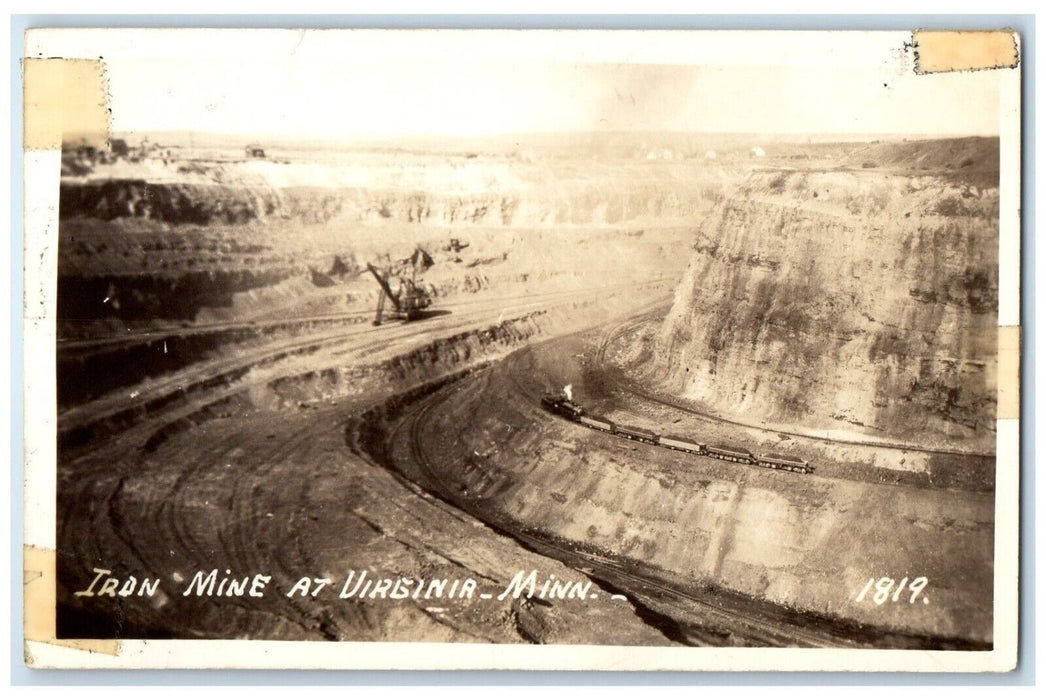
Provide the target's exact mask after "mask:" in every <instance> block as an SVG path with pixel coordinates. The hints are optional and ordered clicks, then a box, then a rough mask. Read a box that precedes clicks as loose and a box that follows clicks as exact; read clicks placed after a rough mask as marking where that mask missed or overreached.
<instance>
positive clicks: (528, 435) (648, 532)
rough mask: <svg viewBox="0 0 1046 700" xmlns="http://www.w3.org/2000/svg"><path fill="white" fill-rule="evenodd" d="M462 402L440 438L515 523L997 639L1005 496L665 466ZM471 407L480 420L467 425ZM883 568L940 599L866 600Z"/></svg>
mask: <svg viewBox="0 0 1046 700" xmlns="http://www.w3.org/2000/svg"><path fill="white" fill-rule="evenodd" d="M455 397H456V398H455V400H454V402H453V404H450V405H453V410H451V411H448V410H440V411H436V412H434V413H435V414H436V417H435V419H434V420H433V421H432V422H431V424H430V425H429V426H428V428H427V430H426V433H425V439H426V440H427V441H429V442H430V444H439V445H441V446H442V448H443V449H444V451H443V452H441V453H440V454H441V462H443V464H444V475H449V478H451V479H456V480H457V481H458V482H459V483H460V484H461V488H462V489H463V491H464V492H465V493H467V494H468V497H469V498H471V499H474V502H475V503H477V504H478V506H479V507H482V508H484V509H489V510H493V511H494V512H496V513H497V514H498V515H497V516H495V517H498V518H500V519H502V521H503V524H504V521H507V522H508V523H510V524H511V526H513V527H523V528H526V529H527V530H528V531H538V532H544V533H546V534H547V535H550V536H553V537H555V538H558V539H562V540H566V541H569V542H574V543H576V545H577V546H579V547H582V548H586V549H589V550H591V549H595V550H596V551H598V552H601V553H603V554H606V555H611V556H614V557H617V558H619V559H622V560H625V561H632V562H634V563H635V565H636V566H637V567H638V568H639V569H640V570H646V571H653V572H655V573H658V572H660V574H661V575H663V576H664V578H666V579H667V580H671V581H675V582H678V583H681V584H682V585H686V586H688V587H694V588H700V587H701V586H703V585H712V586H716V587H720V588H723V589H726V590H729V591H734V592H737V593H742V594H745V595H750V596H753V597H755V598H757V599H760V600H767V601H770V602H773V603H777V604H780V605H783V606H787V607H789V608H792V609H795V610H798V611H801V612H806V613H813V614H815V615H819V616H825V617H828V618H833V619H840V620H842V621H849V622H851V623H856V624H861V625H871V626H875V627H876V628H879V629H884V630H894V631H897V632H903V633H905V634H911V635H916V636H921V635H925V636H926V637H927V638H928V639H929V638H935V639H958V640H965V641H966V642H968V643H972V644H974V645H988V644H990V643H991V640H992V603H993V596H992V590H993V557H992V552H993V539H994V527H993V521H994V516H993V513H994V499H993V497H992V495H991V494H990V493H969V492H963V491H957V490H934V489H918V488H911V487H905V486H893V485H889V486H887V485H880V484H871V483H862V482H856V481H845V480H835V479H832V480H829V479H823V478H819V477H818V476H816V475H796V474H785V473H781V472H773V471H770V470H765V469H758V468H755V467H750V466H742V465H734V464H727V463H723V462H717V461H715V460H711V459H707V458H700V457H694V456H688V455H681V454H679V453H669V455H671V456H669V457H667V459H669V460H673V461H672V462H671V463H670V464H667V465H666V464H664V463H662V462H661V461H662V460H665V459H666V456H665V451H664V450H662V449H660V448H656V447H652V446H645V445H635V444H634V443H628V442H626V441H624V440H622V439H621V438H616V437H612V436H606V435H603V434H600V433H596V432H594V431H591V430H588V429H586V428H583V427H581V426H577V425H574V424H571V423H568V422H566V421H563V420H562V419H559V418H554V417H551V416H550V415H549V414H546V413H544V412H542V411H541V410H540V408H538V407H536V406H535V407H527V406H520V405H518V402H516V403H510V404H505V405H499V404H497V403H495V404H493V405H491V403H490V402H491V398H490V394H488V393H487V392H485V391H482V390H476V391H473V392H465V391H463V392H458V393H457V394H456V395H455ZM446 405H447V404H445V406H446ZM463 415H470V416H477V418H476V419H474V420H475V421H478V423H477V422H474V423H473V424H470V425H471V427H470V429H469V430H468V431H465V430H462V429H461V427H460V426H461V423H462V421H461V416H463ZM480 417H481V418H480ZM526 423H530V424H531V425H530V426H529V427H524V424H526ZM534 423H540V424H541V425H540V426H538V425H533V424H534ZM652 465H660V466H659V467H655V466H652ZM882 576H889V577H892V578H894V579H895V580H896V581H900V579H901V578H903V577H906V576H907V577H908V578H909V581H911V580H912V579H913V578H915V577H917V576H925V577H927V578H928V579H929V585H928V586H927V588H926V590H925V591H924V593H925V596H926V598H927V599H928V602H927V603H923V602H922V601H921V600H920V599H917V600H916V601H915V603H909V602H908V598H909V595H910V594H902V595H901V598H900V600H899V602H897V603H893V602H887V603H885V604H883V605H876V604H875V603H874V602H872V600H871V597H870V594H869V595H868V596H866V597H865V600H864V601H863V602H862V603H857V602H856V601H855V598H856V597H857V596H858V594H859V593H860V591H861V589H862V588H863V587H864V586H865V584H866V583H867V581H868V579H869V578H871V577H875V578H877V579H878V578H879V577H882ZM873 592H874V591H873Z"/></svg>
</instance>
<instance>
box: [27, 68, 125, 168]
mask: <svg viewBox="0 0 1046 700" xmlns="http://www.w3.org/2000/svg"><path fill="white" fill-rule="evenodd" d="M22 76H23V77H22V87H23V90H24V103H23V104H24V110H25V111H24V114H23V117H24V122H23V123H24V124H25V130H24V132H23V135H22V147H23V148H24V149H25V150H27V151H33V150H56V149H59V148H61V147H62V144H63V143H67V144H72V143H75V144H78V145H85V146H93V147H94V148H98V149H107V148H108V146H109V92H108V90H107V89H106V78H105V64H104V63H102V61H100V60H91V59H79V58H77V59H73V58H27V59H25V60H24V61H23V63H22Z"/></svg>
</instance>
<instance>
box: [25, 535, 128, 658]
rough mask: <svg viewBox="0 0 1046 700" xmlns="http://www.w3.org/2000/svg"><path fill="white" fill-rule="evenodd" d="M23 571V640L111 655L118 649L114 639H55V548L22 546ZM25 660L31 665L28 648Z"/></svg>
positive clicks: (118, 646) (116, 652) (114, 654)
mask: <svg viewBox="0 0 1046 700" xmlns="http://www.w3.org/2000/svg"><path fill="white" fill-rule="evenodd" d="M22 572H23V576H24V578H23V601H24V605H25V620H24V622H25V628H24V634H25V641H26V642H43V643H45V644H55V645H58V646H63V647H70V648H72V649H82V650H84V651H92V652H97V653H99V654H109V655H112V656H116V655H118V654H119V653H120V642H119V640H116V639H55V613H56V608H57V605H56V594H55V583H56V575H55V553H54V552H52V551H51V550H48V549H40V548H39V547H30V546H28V545H26V546H25V547H23V549H22ZM26 663H28V664H29V665H30V666H32V665H34V659H33V658H31V657H30V656H29V654H28V652H27V653H26Z"/></svg>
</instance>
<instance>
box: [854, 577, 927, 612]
mask: <svg viewBox="0 0 1046 700" xmlns="http://www.w3.org/2000/svg"><path fill="white" fill-rule="evenodd" d="M928 583H930V581H929V579H927V578H926V577H925V576H919V577H917V578H913V579H912V580H911V582H910V583H909V581H908V577H907V576H905V577H904V578H902V579H901V580H900V581H896V580H894V579H892V578H890V577H889V576H883V577H882V578H880V579H876V578H875V577H874V576H873V577H872V578H870V579H868V583H866V584H864V588H862V589H861V592H860V593H858V594H857V598H856V599H855V600H854V602H857V603H860V602H861V601H863V600H864V599H865V597H866V596H867V595H868V594H869V593H871V592H872V591H873V590H874V591H875V593H874V594H872V601H873V602H874V603H875V604H876V605H882V604H883V603H885V602H887V601H890V602H891V603H896V602H898V601H900V600H901V596H902V595H904V597H905V598H907V599H908V603H910V604H911V603H915V601H916V599H918V598H919V594H920V593H922V592H923V589H925V588H926V585H927V584H928ZM909 593H910V595H909ZM891 594H892V595H891ZM922 602H923V603H926V604H929V602H930V599H929V598H927V597H926V596H923V597H922Z"/></svg>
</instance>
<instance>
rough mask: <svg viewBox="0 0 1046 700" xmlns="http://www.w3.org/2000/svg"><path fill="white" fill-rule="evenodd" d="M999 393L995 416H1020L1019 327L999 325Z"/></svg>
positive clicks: (1003, 417)
mask: <svg viewBox="0 0 1046 700" xmlns="http://www.w3.org/2000/svg"><path fill="white" fill-rule="evenodd" d="M998 366H999V372H998V381H999V395H998V401H999V404H998V411H997V413H996V417H997V418H999V419H1005V418H1020V417H1021V327H1020V326H999V365H998Z"/></svg>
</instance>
